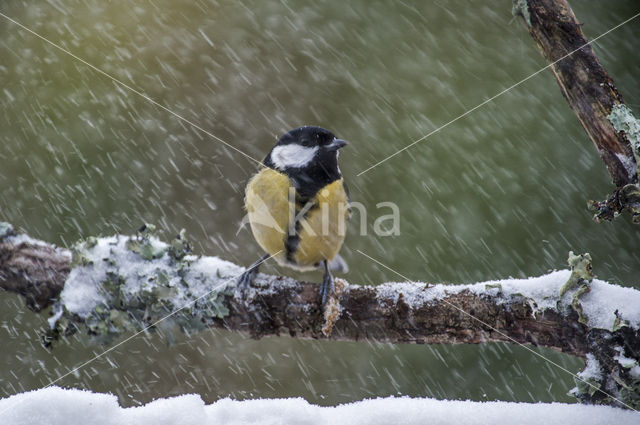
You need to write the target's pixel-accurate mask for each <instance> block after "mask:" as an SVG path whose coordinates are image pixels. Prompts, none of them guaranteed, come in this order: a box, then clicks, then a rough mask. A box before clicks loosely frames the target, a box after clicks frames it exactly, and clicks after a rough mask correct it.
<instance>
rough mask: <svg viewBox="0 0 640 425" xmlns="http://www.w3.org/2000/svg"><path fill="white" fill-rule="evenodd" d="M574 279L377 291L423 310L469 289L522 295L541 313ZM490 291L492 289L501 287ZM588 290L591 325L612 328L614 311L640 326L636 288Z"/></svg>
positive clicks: (560, 275)
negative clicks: (450, 295)
mask: <svg viewBox="0 0 640 425" xmlns="http://www.w3.org/2000/svg"><path fill="white" fill-rule="evenodd" d="M570 276H571V271H570V270H558V271H554V272H551V273H549V274H546V275H543V276H538V277H530V278H527V279H503V280H490V281H486V282H479V283H474V284H468V285H443V284H437V285H433V286H430V287H429V288H428V289H425V288H426V283H424V282H390V283H384V284H382V285H380V286H378V287H376V290H377V292H378V295H377V296H378V299H380V300H384V301H387V302H391V303H394V304H395V303H397V302H398V297H399V296H400V293H402V294H403V297H404V301H405V302H406V303H407V304H409V306H410V307H412V308H420V307H422V306H423V305H425V304H428V303H430V302H434V301H437V300H440V299H442V298H444V297H446V296H447V295H449V294H457V293H460V292H462V291H464V290H469V291H471V292H472V293H474V294H476V295H486V294H490V295H498V293H500V292H501V293H502V296H503V297H504V300H505V301H508V300H509V298H510V297H512V296H516V295H518V294H519V295H522V296H524V297H526V298H530V299H532V300H533V301H534V302H535V303H536V306H537V309H538V310H545V309H556V308H557V302H558V300H559V299H560V288H561V287H562V285H564V284H565V283H566V282H567V280H569V277H570ZM498 285H499V287H496V288H491V286H498ZM589 287H590V288H591V291H590V292H588V293H585V294H583V295H581V296H580V303H581V304H582V309H583V313H584V315H585V316H587V318H588V323H589V326H591V327H594V328H601V329H608V330H612V329H613V323H614V320H615V311H616V310H618V315H619V316H620V319H622V320H628V321H629V324H630V325H631V326H632V327H633V328H638V327H639V326H640V291H638V290H637V289H633V288H625V287H622V286H617V285H612V284H610V283H607V282H604V281H602V280H599V279H594V280H593V281H592V282H591V283H590V284H589ZM572 293H573V291H569V292H568V293H567V294H565V296H564V298H563V302H564V303H565V304H568V303H570V302H571V295H572Z"/></svg>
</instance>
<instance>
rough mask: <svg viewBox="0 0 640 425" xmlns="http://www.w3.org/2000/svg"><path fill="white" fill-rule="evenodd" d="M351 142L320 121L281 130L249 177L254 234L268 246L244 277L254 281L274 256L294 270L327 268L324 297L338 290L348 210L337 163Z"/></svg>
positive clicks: (247, 281)
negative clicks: (317, 124) (334, 273)
mask: <svg viewBox="0 0 640 425" xmlns="http://www.w3.org/2000/svg"><path fill="white" fill-rule="evenodd" d="M346 144H347V142H345V141H344V140H341V139H338V138H336V137H335V136H334V135H333V133H332V132H330V131H329V130H325V129H324V128H321V127H313V126H304V127H299V128H296V129H293V130H291V131H289V132H288V133H287V134H285V135H284V136H282V137H281V138H280V140H278V142H277V143H276V145H275V146H274V147H273V149H271V152H269V154H268V155H267V157H266V158H265V160H264V161H263V167H262V168H261V170H260V171H259V172H258V173H257V174H256V175H255V176H253V177H252V178H251V180H249V183H248V184H247V188H246V193H245V207H246V209H247V213H248V218H249V223H250V225H251V231H252V232H253V236H254V238H255V239H256V241H257V242H258V244H259V245H260V247H261V248H262V249H263V250H264V251H265V252H266V254H265V255H264V256H262V257H261V258H260V259H258V260H257V261H256V262H255V263H253V264H252V265H251V266H250V267H249V268H248V269H247V271H246V272H244V273H243V274H242V276H241V277H240V285H241V286H242V287H246V286H247V285H251V284H252V283H253V280H254V279H255V277H256V275H257V274H258V268H259V265H260V264H261V263H262V262H263V261H265V260H266V259H267V258H269V257H271V256H273V258H275V260H276V261H277V262H278V264H280V265H283V266H287V267H291V268H293V269H296V270H303V271H305V270H313V269H318V268H322V269H324V278H323V279H322V288H321V291H320V293H321V300H322V304H323V305H324V304H325V302H326V300H327V296H328V294H329V292H333V291H334V283H333V276H332V275H331V270H332V269H333V270H339V271H346V268H347V266H346V263H345V262H344V260H342V258H341V257H340V256H339V255H338V251H339V250H340V248H341V247H342V243H343V241H344V236H345V227H346V221H347V219H348V217H349V215H350V208H349V197H348V194H347V190H346V187H345V184H344V181H343V179H342V174H341V173H340V168H338V155H339V149H340V148H342V147H344V146H346Z"/></svg>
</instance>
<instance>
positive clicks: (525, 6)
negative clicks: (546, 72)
mask: <svg viewBox="0 0 640 425" xmlns="http://www.w3.org/2000/svg"><path fill="white" fill-rule="evenodd" d="M511 13H512V14H513V16H522V18H523V19H524V21H525V22H526V23H527V25H528V26H531V14H530V13H529V1H528V0H513V7H512V8H511Z"/></svg>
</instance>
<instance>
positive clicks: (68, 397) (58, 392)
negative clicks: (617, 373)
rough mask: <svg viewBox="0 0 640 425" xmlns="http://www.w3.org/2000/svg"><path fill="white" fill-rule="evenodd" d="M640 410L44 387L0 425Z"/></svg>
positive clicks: (420, 419) (496, 417)
mask: <svg viewBox="0 0 640 425" xmlns="http://www.w3.org/2000/svg"><path fill="white" fill-rule="evenodd" d="M639 421H640V413H638V412H633V411H630V410H622V409H618V408H615V407H610V406H593V405H580V404H563V403H511V402H504V401H488V402H475V401H458V400H435V399H431V398H409V397H399V398H396V397H388V398H377V399H371V400H362V401H358V402H355V403H349V404H343V405H339V406H335V407H320V406H316V405H313V404H309V403H308V402H307V401H305V400H303V399H302V398H288V399H258V400H246V401H237V400H231V399H228V398H225V399H222V400H219V401H217V402H215V403H212V404H209V405H206V404H205V403H204V402H203V401H202V399H201V398H200V396H199V395H195V394H187V395H182V396H178V397H173V398H163V399H158V400H155V401H152V402H151V403H148V404H146V405H144V406H140V407H131V408H122V407H120V406H119V405H118V399H117V397H116V396H114V395H111V394H97V393H92V392H88V391H82V390H76V389H63V388H59V387H50V388H45V389H41V390H37V391H32V392H27V393H21V394H17V395H14V396H11V397H8V398H5V399H1V400H0V422H2V423H3V424H7V425H27V424H29V425H31V424H39V423H46V424H49V425H57V424H60V425H63V424H64V425H67V424H70V423H82V424H86V425H116V424H136V425H156V424H163V425H171V424H176V425H178V424H179V425H191V424H193V425H209V424H211V425H219V424H225V425H248V424H265V425H269V424H296V425H298V424H304V425H315V424H349V425H357V424H366V425H378V424H407V425H410V424H427V423H428V424H430V425H447V424H455V425H477V424H483V425H484V424H492V423H496V424H498V423H518V424H520V425H540V424H563V425H574V424H575V425H590V424H594V425H595V424H616V425H627V424H629V425H631V424H637V423H638V422H639Z"/></svg>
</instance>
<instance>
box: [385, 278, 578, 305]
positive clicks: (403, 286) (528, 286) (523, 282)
mask: <svg viewBox="0 0 640 425" xmlns="http://www.w3.org/2000/svg"><path fill="white" fill-rule="evenodd" d="M569 276H571V272H570V271H569V270H560V271H555V272H552V273H549V274H547V275H543V276H539V277H530V278H528V279H503V280H490V281H486V282H479V283H473V284H468V285H443V284H437V285H433V286H431V287H429V288H428V289H425V287H426V284H425V283H411V282H401V283H396V282H393V283H385V284H382V285H380V286H378V287H377V288H376V289H377V291H378V298H379V299H386V300H389V301H392V302H393V303H396V302H398V297H399V295H400V293H402V294H403V297H404V300H405V302H407V304H409V306H411V307H414V308H418V307H421V306H423V305H424V304H426V303H429V302H432V301H435V300H439V299H442V298H444V297H446V296H447V295H449V294H457V293H460V292H462V291H464V290H469V291H471V292H473V293H474V294H477V295H483V294H485V295H486V294H491V295H497V294H498V292H500V291H501V292H502V293H503V294H504V295H506V296H510V295H515V294H521V295H522V296H525V297H527V298H532V299H533V300H534V301H535V302H536V304H537V305H538V307H539V308H541V309H545V308H555V307H556V301H557V300H558V298H559V297H560V287H562V285H563V284H564V283H565V282H566V281H567V280H568V279H569ZM488 285H500V287H501V288H502V290H500V289H499V288H488V287H487V286H488Z"/></svg>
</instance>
